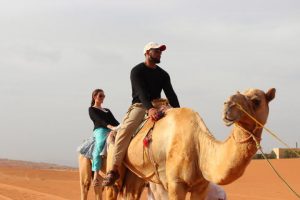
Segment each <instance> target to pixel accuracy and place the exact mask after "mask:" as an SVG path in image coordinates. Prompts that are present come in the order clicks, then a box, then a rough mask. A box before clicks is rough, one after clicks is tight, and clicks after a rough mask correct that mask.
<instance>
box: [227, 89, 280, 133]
mask: <svg viewBox="0 0 300 200" xmlns="http://www.w3.org/2000/svg"><path fill="white" fill-rule="evenodd" d="M275 92H276V90H275V88H271V89H269V90H268V92H266V93H265V92H263V91H261V90H258V89H249V90H247V91H245V92H244V93H240V92H237V93H236V94H234V95H232V96H230V97H229V99H228V100H227V101H226V102H225V103H224V113H223V121H224V122H225V124H226V125H227V126H230V125H231V124H233V123H238V124H240V125H242V126H243V127H245V128H247V129H248V130H253V128H255V127H256V123H255V122H254V120H253V119H251V118H250V117H249V116H248V115H247V114H245V112H244V111H242V109H243V110H245V111H246V112H248V113H249V114H250V115H251V116H252V117H254V118H255V119H256V120H257V121H259V122H260V123H261V124H265V123H266V121H267V118H268V114H269V102H270V101H271V100H272V99H274V97H275ZM239 105H240V106H241V107H242V109H240V107H239Z"/></svg>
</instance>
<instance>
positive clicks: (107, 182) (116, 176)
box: [102, 170, 120, 186]
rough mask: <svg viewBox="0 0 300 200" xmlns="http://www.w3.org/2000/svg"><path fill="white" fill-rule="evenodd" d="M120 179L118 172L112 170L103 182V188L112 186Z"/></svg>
mask: <svg viewBox="0 0 300 200" xmlns="http://www.w3.org/2000/svg"><path fill="white" fill-rule="evenodd" d="M119 178H120V175H119V173H118V171H113V170H110V171H109V172H107V173H106V177H105V178H104V180H103V182H102V186H112V185H113V184H114V183H115V182H116V180H118V179H119Z"/></svg>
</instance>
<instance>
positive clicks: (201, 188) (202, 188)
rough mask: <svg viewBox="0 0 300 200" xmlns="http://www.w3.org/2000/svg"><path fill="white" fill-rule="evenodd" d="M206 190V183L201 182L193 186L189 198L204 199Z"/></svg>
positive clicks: (193, 199) (192, 199)
mask: <svg viewBox="0 0 300 200" xmlns="http://www.w3.org/2000/svg"><path fill="white" fill-rule="evenodd" d="M207 191H208V183H202V184H198V185H195V186H193V188H192V189H191V191H190V192H191V198H190V199H191V200H206V199H207V198H206V196H207Z"/></svg>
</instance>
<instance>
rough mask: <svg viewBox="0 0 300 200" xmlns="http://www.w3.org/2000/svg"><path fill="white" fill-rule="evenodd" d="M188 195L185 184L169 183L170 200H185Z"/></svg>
mask: <svg viewBox="0 0 300 200" xmlns="http://www.w3.org/2000/svg"><path fill="white" fill-rule="evenodd" d="M186 194H187V187H186V184H185V183H178V182H173V181H172V182H169V183H168V196H169V200H183V199H185V197H186Z"/></svg>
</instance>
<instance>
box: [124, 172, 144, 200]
mask: <svg viewBox="0 0 300 200" xmlns="http://www.w3.org/2000/svg"><path fill="white" fill-rule="evenodd" d="M144 188H145V181H144V180H143V179H141V178H139V177H138V176H136V175H135V174H134V173H132V172H131V171H130V170H127V171H126V174H125V177H124V183H123V188H122V197H123V199H124V200H139V199H140V197H141V194H142V192H143V190H144Z"/></svg>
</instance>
